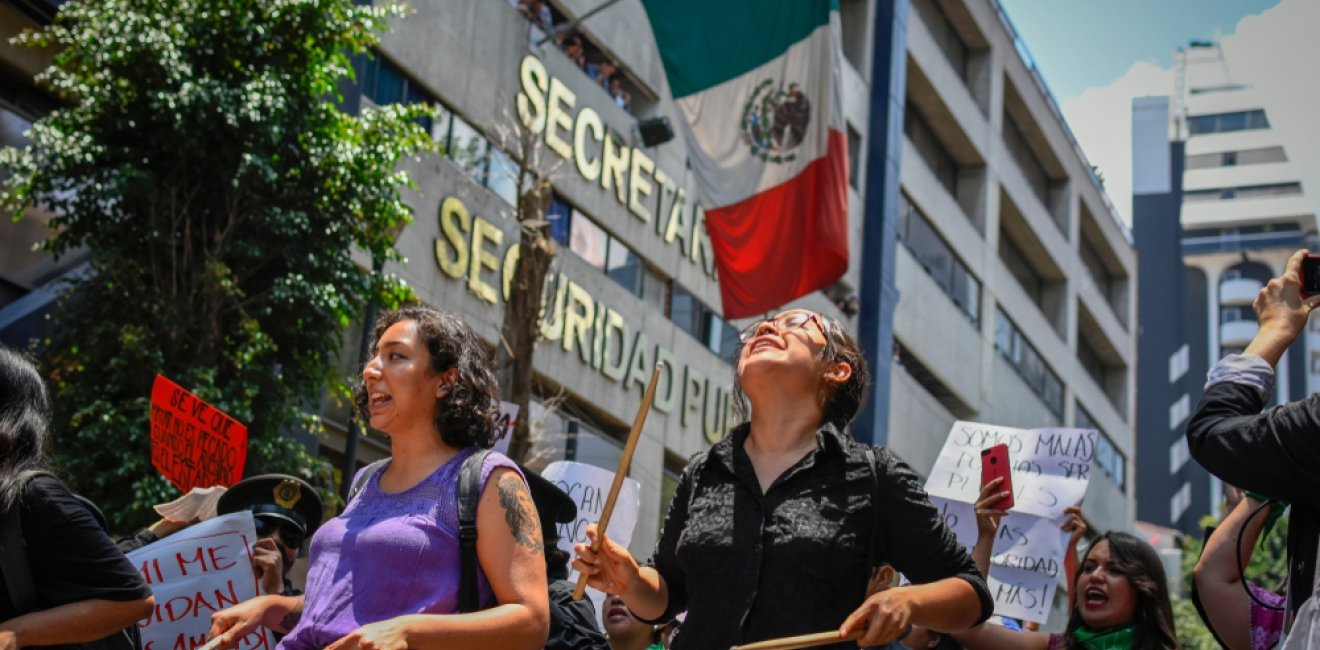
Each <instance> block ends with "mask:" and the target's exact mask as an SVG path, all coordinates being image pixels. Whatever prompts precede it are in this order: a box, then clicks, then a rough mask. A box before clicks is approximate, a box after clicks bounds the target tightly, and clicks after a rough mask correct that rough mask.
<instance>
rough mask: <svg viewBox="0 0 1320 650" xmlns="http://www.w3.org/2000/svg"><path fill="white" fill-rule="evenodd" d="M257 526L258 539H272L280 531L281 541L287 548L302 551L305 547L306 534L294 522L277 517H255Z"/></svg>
mask: <svg viewBox="0 0 1320 650" xmlns="http://www.w3.org/2000/svg"><path fill="white" fill-rule="evenodd" d="M253 519H254V520H255V522H256V524H257V537H270V536H271V535H274V534H275V531H276V530H278V531H280V541H282V542H283V543H284V545H285V546H287V547H289V548H292V549H300V548H302V545H303V538H304V537H306V534H305V533H303V530H302V529H301V528H299V527H298V526H296V525H294V524H293V523H292V522H288V521H284V520H283V519H278V518H275V517H260V516H259V517H254V518H253Z"/></svg>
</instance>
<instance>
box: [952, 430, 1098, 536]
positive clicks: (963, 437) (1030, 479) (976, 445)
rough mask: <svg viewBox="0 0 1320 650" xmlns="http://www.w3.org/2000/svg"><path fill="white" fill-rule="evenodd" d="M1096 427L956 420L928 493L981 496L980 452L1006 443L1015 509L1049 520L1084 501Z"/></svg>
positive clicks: (964, 499)
mask: <svg viewBox="0 0 1320 650" xmlns="http://www.w3.org/2000/svg"><path fill="white" fill-rule="evenodd" d="M1096 435H1098V434H1097V433H1096V431H1095V430H1094V429H1062V428H1051V429H1014V428H1011V427H1000V426H995V425H991V424H978V423H976V422H962V421H959V422H954V423H953V429H952V430H950V431H949V437H948V439H946V440H945V441H944V448H943V449H941V450H940V455H939V458H937V459H936V460H935V467H934V468H932V469H931V471H930V478H929V479H927V481H926V491H927V492H929V493H930V494H932V495H934V496H940V497H944V498H947V499H953V500H954V501H961V502H963V503H976V500H977V497H978V496H979V495H980V492H981V450H982V449H987V448H989V447H992V446H994V445H997V444H999V443H1004V444H1007V445H1008V459H1009V461H1010V462H1011V464H1012V466H1013V492H1014V501H1015V502H1016V505H1015V506H1014V508H1013V509H1014V510H1015V511H1018V512H1026V513H1028V514H1033V515H1036V516H1039V517H1045V518H1047V519H1054V518H1057V517H1059V516H1060V515H1062V514H1063V510H1064V508H1067V507H1068V506H1075V505H1077V504H1079V503H1081V502H1082V497H1083V496H1084V495H1085V494H1086V485H1087V483H1088V482H1089V481H1090V479H1091V460H1092V458H1093V457H1094V456H1095V437H1096Z"/></svg>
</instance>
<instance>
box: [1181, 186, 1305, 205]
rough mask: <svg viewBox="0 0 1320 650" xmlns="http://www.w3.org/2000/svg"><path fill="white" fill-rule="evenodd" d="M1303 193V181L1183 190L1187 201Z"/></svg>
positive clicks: (1258, 197)
mask: <svg viewBox="0 0 1320 650" xmlns="http://www.w3.org/2000/svg"><path fill="white" fill-rule="evenodd" d="M1301 193H1302V184H1301V183H1269V184H1265V185H1243V186H1240V187H1211V188H1206V189H1199V190H1187V191H1186V192H1183V198H1184V199H1185V200H1187V201H1192V202H1200V201H1230V200H1233V199H1260V198H1268V197H1274V196H1293V195H1297V194H1301Z"/></svg>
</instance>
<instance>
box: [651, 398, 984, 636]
mask: <svg viewBox="0 0 1320 650" xmlns="http://www.w3.org/2000/svg"><path fill="white" fill-rule="evenodd" d="M749 429H750V427H749V425H747V424H742V425H740V426H738V427H737V428H735V429H734V430H733V432H732V433H731V434H730V435H729V436H727V437H726V438H725V439H724V440H721V441H720V442H719V443H717V444H716V445H715V446H714V447H712V448H711V449H710V450H709V451H707V452H705V453H702V454H698V455H697V456H696V457H694V458H693V459H692V462H690V463H688V466H687V468H686V469H685V470H684V471H683V475H682V477H681V478H680V479H679V483H678V489H677V490H676V491H675V493H674V500H673V502H672V503H671V504H670V506H669V514H668V515H666V517H665V524H664V529H663V531H662V532H661V534H660V541H659V544H658V545H657V546H656V550H655V555H654V556H652V558H651V560H650V562H649V564H651V565H652V566H654V567H655V569H656V570H657V571H658V572H659V573H660V575H661V577H663V578H664V580H665V584H666V585H667V586H668V588H669V606H668V609H667V610H666V612H665V615H664V617H663V618H669V617H671V616H673V615H674V614H676V613H678V612H681V611H684V610H687V618H686V619H685V621H684V623H683V625H682V627H680V628H679V631H678V633H677V634H676V635H675V637H674V645H673V648H674V650H712V649H718V650H723V649H725V648H728V647H730V646H732V645H737V644H742V643H751V642H755V641H760V640H765V639H772V638H777V637H782V636H791V635H797V634H808V633H813V632H824V631H827V630H832V629H837V628H838V627H839V626H840V625H842V624H843V621H844V619H845V618H847V617H848V615H849V614H851V613H852V612H853V611H854V610H856V609H857V608H858V607H859V606H861V604H862V601H863V600H865V598H866V585H867V582H868V579H869V577H870V567H869V566H868V558H869V557H870V556H871V554H872V544H874V559H875V562H876V564H880V563H888V564H891V565H893V566H894V568H895V569H897V570H898V571H899V572H901V573H903V575H905V576H907V578H908V579H909V580H911V581H912V582H914V583H926V582H933V581H936V580H940V579H942V578H949V577H955V576H956V577H959V578H962V579H964V580H966V581H967V582H968V583H970V584H971V585H972V587H973V588H974V589H975V590H976V593H977V595H978V596H980V599H981V612H980V615H979V620H982V621H984V620H985V619H986V618H988V617H989V616H990V613H991V612H992V611H993V610H994V603H993V601H992V600H991V597H990V590H989V589H988V588H987V587H986V584H985V580H984V579H983V578H982V576H981V573H980V572H979V571H977V569H976V565H975V564H974V563H973V562H972V559H971V557H969V556H968V555H967V552H966V551H965V550H964V549H963V547H962V545H960V544H959V543H958V541H957V540H956V539H955V538H954V536H953V533H951V532H950V531H949V529H948V527H947V526H945V524H944V519H943V517H941V516H940V514H939V512H938V511H937V510H936V509H935V507H934V506H932V505H931V503H930V500H929V499H928V498H927V497H926V493H925V491H924V490H923V489H922V488H921V483H920V479H919V478H918V477H917V475H916V474H915V473H914V472H913V471H912V469H911V468H909V467H908V466H907V465H906V464H904V463H903V462H901V461H899V460H898V459H897V458H895V457H894V455H893V454H892V453H890V452H889V451H888V450H887V449H885V448H883V447H877V448H875V454H876V459H877V468H878V477H876V478H878V481H877V480H876V479H875V478H873V475H872V471H871V464H870V462H869V461H868V460H867V457H866V447H865V446H863V445H861V444H860V443H858V442H857V441H855V440H853V439H852V438H851V437H849V436H847V435H844V434H842V433H840V432H839V431H838V430H837V429H835V428H834V427H833V426H832V425H828V424H827V425H825V426H823V427H821V428H820V430H818V431H817V432H816V449H814V450H812V451H811V452H809V453H808V454H807V455H806V456H805V457H803V458H802V460H800V461H798V462H797V463H796V464H795V465H793V466H792V467H790V468H789V469H788V470H787V471H785V472H784V474H783V475H782V476H780V477H779V478H777V479H775V481H774V483H772V484H771V485H770V488H769V489H768V490H767V491H766V492H765V493H764V494H762V492H761V487H760V482H759V481H758V480H757V478H756V471H755V469H754V468H753V467H752V462H751V458H749V457H748V455H747V452H746V450H745V449H744V448H743V443H744V442H745V441H746V439H747V434H748V431H749ZM873 502H874V503H873ZM876 517H879V518H880V519H879V521H878V522H877V521H876V520H875V518H876ZM873 531H874V534H873ZM873 537H874V539H873ZM828 647H830V648H838V649H839V650H843V649H844V648H856V647H857V646H856V644H854V643H851V642H849V643H840V644H835V645H832V646H828Z"/></svg>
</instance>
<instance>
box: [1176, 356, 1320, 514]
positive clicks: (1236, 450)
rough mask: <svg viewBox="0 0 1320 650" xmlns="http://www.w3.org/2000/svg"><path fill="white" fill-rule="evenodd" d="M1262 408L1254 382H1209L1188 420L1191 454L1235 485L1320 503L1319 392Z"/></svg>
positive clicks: (1268, 493) (1296, 500) (1304, 503)
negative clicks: (1298, 399)
mask: <svg viewBox="0 0 1320 650" xmlns="http://www.w3.org/2000/svg"><path fill="white" fill-rule="evenodd" d="M1264 407H1265V400H1264V398H1263V397H1262V396H1261V394H1260V392H1259V391H1257V390H1256V389H1255V388H1253V387H1250V386H1244V385H1242V384H1235V383H1232V382H1222V383H1218V384H1215V385H1213V386H1211V387H1210V388H1209V390H1207V391H1206V393H1205V396H1204V397H1202V398H1201V403H1200V404H1198V405H1197V407H1196V413H1195V414H1194V415H1193V416H1192V419H1191V421H1189V422H1188V423H1187V447H1188V450H1189V451H1190V452H1191V455H1192V458H1195V459H1196V462H1198V463H1200V464H1201V465H1202V466H1203V467H1205V468H1206V470H1208V471H1209V472H1210V473H1211V474H1214V475H1215V476H1216V477H1218V478H1219V479H1221V480H1223V481H1224V482H1226V483H1229V484H1231V485H1235V486H1237V487H1240V488H1244V489H1247V490H1251V491H1253V492H1259V493H1261V494H1264V495H1266V496H1269V497H1273V498H1279V499H1284V500H1287V501H1291V502H1293V503H1299V504H1303V505H1307V506H1311V507H1317V506H1320V472H1317V471H1316V469H1315V468H1316V467H1320V393H1317V394H1314V395H1311V396H1309V397H1307V398H1306V399H1303V400H1300V401H1296V402H1290V403H1288V404H1283V405H1280V406H1276V407H1274V408H1271V409H1269V410H1267V411H1264V412H1261V409H1262V408H1264Z"/></svg>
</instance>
